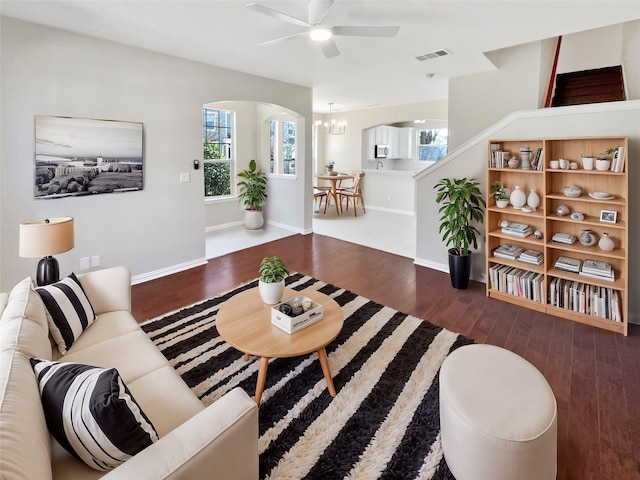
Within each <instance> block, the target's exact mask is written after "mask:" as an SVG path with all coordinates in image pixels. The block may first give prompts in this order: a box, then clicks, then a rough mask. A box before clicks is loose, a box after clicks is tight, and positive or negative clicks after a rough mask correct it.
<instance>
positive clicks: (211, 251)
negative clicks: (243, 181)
mask: <svg viewBox="0 0 640 480" xmlns="http://www.w3.org/2000/svg"><path fill="white" fill-rule="evenodd" d="M313 231H314V233H317V234H319V235H326V236H328V237H333V238H338V239H340V240H344V241H347V242H351V243H357V244H359V245H364V246H367V247H371V248H375V249H378V250H383V251H385V252H389V253H393V254H396V255H400V256H402V257H408V258H414V257H415V251H416V219H415V217H414V216H410V215H401V214H395V213H388V212H381V211H378V210H371V209H368V210H367V213H364V214H363V213H362V209H360V208H359V209H358V216H357V217H354V216H353V210H352V209H349V212H345V213H343V214H341V215H337V214H336V212H335V209H334V210H331V205H330V206H329V208H328V209H327V214H326V215H323V214H322V213H320V214H314V216H313ZM290 235H294V233H293V232H291V231H289V230H285V229H282V228H278V227H274V226H272V225H268V224H267V225H265V226H264V228H263V229H262V230H247V229H245V228H244V226H242V225H239V226H236V227H231V228H227V229H225V230H217V231H213V232H209V233H207V234H206V255H207V258H208V259H209V258H216V257H220V256H222V255H226V254H227V253H231V252H235V251H238V250H242V249H245V248H248V247H252V246H254V245H260V244H262V243H267V242H271V241H273V240H278V239H280V238H284V237H288V236H290Z"/></svg>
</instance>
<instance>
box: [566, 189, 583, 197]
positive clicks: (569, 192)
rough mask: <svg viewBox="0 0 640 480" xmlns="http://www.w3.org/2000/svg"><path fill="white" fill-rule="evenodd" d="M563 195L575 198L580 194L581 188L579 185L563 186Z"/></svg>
mask: <svg viewBox="0 0 640 480" xmlns="http://www.w3.org/2000/svg"><path fill="white" fill-rule="evenodd" d="M563 192H564V195H565V196H566V197H571V198H577V197H579V196H580V195H582V189H581V188H580V187H564V189H563Z"/></svg>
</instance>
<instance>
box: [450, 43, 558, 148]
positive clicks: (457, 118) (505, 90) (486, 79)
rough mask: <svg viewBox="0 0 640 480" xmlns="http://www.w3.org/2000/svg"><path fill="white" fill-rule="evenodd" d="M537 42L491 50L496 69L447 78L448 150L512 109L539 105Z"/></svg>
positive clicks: (539, 51) (540, 52) (540, 51)
mask: <svg viewBox="0 0 640 480" xmlns="http://www.w3.org/2000/svg"><path fill="white" fill-rule="evenodd" d="M544 53H548V49H545V48H544V45H543V44H541V43H540V42H535V43H529V44H526V45H520V46H517V47H513V48H507V49H504V50H498V51H495V52H492V53H491V54H490V55H489V56H490V58H491V60H492V61H493V63H494V64H495V65H496V67H497V70H495V71H492V72H486V73H480V74H477V75H466V76H464V77H457V78H452V79H451V80H450V82H449V152H451V151H453V150H455V149H456V148H457V147H459V146H460V145H462V144H463V143H464V142H466V141H467V140H468V139H469V138H472V137H474V136H475V135H477V134H478V133H480V132H481V131H483V130H484V129H485V128H487V127H488V126H489V125H491V124H492V123H494V122H497V121H498V120H500V119H501V118H503V117H505V116H506V115H509V114H510V113H511V112H513V111H515V110H528V109H533V108H538V107H539V106H540V103H541V102H540V83H541V81H540V76H539V74H538V72H539V70H540V65H541V55H543V54H544Z"/></svg>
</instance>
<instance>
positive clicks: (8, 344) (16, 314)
mask: <svg viewBox="0 0 640 480" xmlns="http://www.w3.org/2000/svg"><path fill="white" fill-rule="evenodd" d="M48 335H49V327H48V325H47V316H46V312H45V308H44V304H43V303H42V299H41V298H40V295H38V294H37V293H36V291H35V289H34V287H33V283H32V281H31V278H29V277H27V278H25V279H24V280H22V281H21V282H20V283H18V284H16V286H15V287H13V289H12V290H11V293H10V294H9V296H8V297H7V304H6V306H5V308H4V310H3V312H2V316H1V317H0V350H14V349H15V350H18V351H20V352H22V353H24V354H25V355H27V356H28V357H42V358H47V359H50V358H51V346H50V343H49V338H48Z"/></svg>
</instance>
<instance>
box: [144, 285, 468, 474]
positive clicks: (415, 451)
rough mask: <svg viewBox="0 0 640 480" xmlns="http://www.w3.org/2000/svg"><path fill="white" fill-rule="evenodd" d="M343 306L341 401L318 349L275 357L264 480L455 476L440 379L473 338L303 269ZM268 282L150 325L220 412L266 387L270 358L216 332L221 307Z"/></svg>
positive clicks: (336, 362)
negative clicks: (446, 451)
mask: <svg viewBox="0 0 640 480" xmlns="http://www.w3.org/2000/svg"><path fill="white" fill-rule="evenodd" d="M286 283H287V286H288V287H289V288H293V289H294V290H302V289H304V288H312V289H315V290H319V291H321V292H322V293H325V294H326V295H329V296H331V297H332V298H333V299H334V300H335V301H336V302H337V303H338V304H339V305H340V306H341V307H342V309H343V311H344V316H345V321H344V327H343V329H342V332H341V333H340V335H339V336H338V337H337V338H336V339H335V340H334V341H333V342H332V343H330V344H329V345H328V346H327V348H326V351H327V355H328V358H329V364H330V366H331V372H332V373H333V378H334V385H335V388H336V391H337V393H338V394H337V396H336V397H335V398H331V396H330V395H329V393H328V392H327V388H326V382H325V380H324V377H323V374H322V369H321V367H320V363H319V362H318V360H317V354H315V353H313V354H309V355H307V356H305V357H297V358H287V359H273V360H271V361H270V363H269V370H268V372H267V380H266V384H265V391H264V393H263V396H262V403H261V405H260V415H259V417H260V439H259V451H260V478H262V479H272V480H274V479H292V480H293V479H302V478H305V479H323V480H324V479H341V478H346V479H366V480H373V479H377V478H384V479H402V480H410V479H453V476H452V475H451V473H450V472H449V469H448V468H447V466H446V464H445V462H444V458H443V455H442V449H441V446H440V422H439V407H438V372H439V369H440V365H441V364H442V362H443V360H444V359H445V357H446V356H447V355H448V354H449V353H450V352H451V351H453V350H454V349H456V348H458V347H460V346H462V345H466V344H469V343H472V341H471V340H469V339H467V338H465V337H463V336H460V335H457V334H455V333H452V332H450V331H448V330H445V329H442V328H440V327H436V326H434V325H432V324H430V323H428V322H427V321H424V320H421V319H418V318H415V317H412V316H410V315H406V314H403V313H401V312H398V311H396V310H393V309H391V308H389V307H386V306H384V305H380V304H378V303H375V302H372V301H370V300H368V299H366V298H364V297H362V296H359V295H357V294H355V293H352V292H350V291H347V290H344V289H340V288H338V287H336V286H333V285H329V284H326V283H323V282H321V281H319V280H316V279H314V278H311V277H308V276H304V275H302V274H293V275H291V276H289V277H288V278H287V280H286ZM255 286H257V281H253V282H249V283H247V284H245V285H242V286H240V287H238V288H236V289H234V290H232V291H230V292H228V293H226V294H224V295H221V296H219V297H215V298H212V299H209V300H205V301H203V302H201V303H198V304H195V305H192V306H190V307H186V308H183V309H181V310H178V311H175V312H172V313H169V314H166V315H163V316H161V317H158V318H155V319H151V320H149V321H147V322H145V323H144V324H143V326H142V328H143V329H144V330H145V332H147V334H148V335H149V337H151V339H152V340H153V341H154V342H155V344H156V345H157V346H158V348H159V349H160V350H161V351H162V353H163V354H164V355H165V356H166V357H167V358H168V359H169V361H170V363H171V364H172V365H173V367H174V368H175V369H176V370H177V371H178V372H179V373H180V375H181V376H182V378H183V379H184V381H185V382H186V383H187V384H188V385H189V386H190V387H191V389H192V390H193V391H194V392H195V393H196V395H198V397H199V398H200V399H201V400H202V402H203V403H204V404H206V405H209V404H211V403H213V402H215V401H216V400H217V399H218V398H220V397H221V396H222V395H224V394H225V393H226V392H228V391H229V390H231V389H232V388H234V387H236V386H240V387H242V388H243V389H244V390H245V391H246V392H247V393H248V394H249V395H251V396H253V394H254V392H255V385H256V378H257V373H258V367H259V363H260V362H259V359H257V358H251V359H250V360H249V361H248V362H245V361H244V359H243V354H242V353H241V352H238V351H236V350H234V349H233V348H231V347H229V346H228V345H227V344H226V343H225V342H224V341H223V340H222V339H221V338H220V337H219V336H218V332H217V330H216V326H215V320H216V313H217V311H218V309H219V308H220V305H221V304H222V303H223V302H224V301H225V300H227V299H229V298H230V297H232V296H233V295H235V294H237V293H240V292H242V291H244V290H246V289H248V288H253V287H255Z"/></svg>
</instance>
